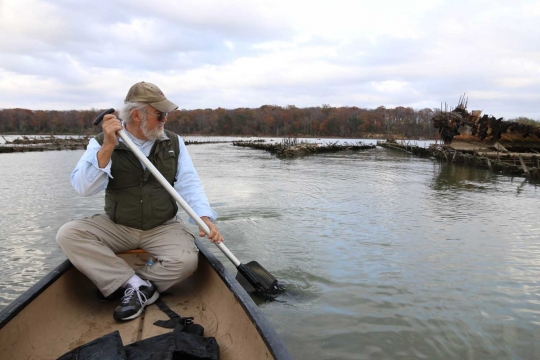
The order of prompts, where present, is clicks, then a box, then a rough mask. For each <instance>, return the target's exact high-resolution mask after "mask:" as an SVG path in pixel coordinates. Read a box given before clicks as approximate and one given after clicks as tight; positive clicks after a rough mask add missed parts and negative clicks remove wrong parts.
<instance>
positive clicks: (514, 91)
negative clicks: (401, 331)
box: [0, 0, 540, 119]
mask: <svg viewBox="0 0 540 360" xmlns="http://www.w3.org/2000/svg"><path fill="white" fill-rule="evenodd" d="M379 5H380V7H379ZM401 5H402V4H401V3H393V2H392V1H390V0H385V1H382V2H381V3H380V4H379V3H377V4H374V3H372V2H364V3H358V2H347V1H345V0H343V1H342V0H339V1H338V3H336V4H335V5H334V6H332V7H330V6H329V5H327V4H326V3H325V2H319V1H311V2H303V1H298V2H295V3H293V4H290V3H289V2H281V1H276V2H272V4H265V3H257V2H250V1H239V2H235V3H232V4H228V3H223V2H218V1H198V2H190V1H186V2H168V1H160V0H155V1H153V2H139V1H127V0H126V1H114V2H113V1H107V2H105V1H100V0H96V1H79V2H77V3H73V2H72V1H67V0H57V1H54V2H53V1H50V2H47V1H40V0H19V1H16V0H4V1H1V2H0V95H1V96H0V107H3V108H10V107H27V108H31V109H72V108H74V109H83V108H91V107H100V106H107V104H111V103H113V102H114V103H120V102H121V100H122V99H123V97H124V96H125V92H126V91H127V89H128V88H129V86H130V85H131V84H133V83H134V82H136V81H141V80H145V81H151V82H155V83H157V84H158V85H160V86H161V87H162V88H163V89H164V91H165V92H166V94H167V96H169V97H172V98H174V99H175V100H176V102H178V103H179V104H181V106H182V107H184V108H187V109H189V108H208V107H211V108H216V107H226V108H234V107H240V106H242V107H259V106H261V105H264V104H277V105H283V106H285V105H289V104H294V105H296V106H300V107H305V106H320V105H321V104H324V103H328V104H333V105H344V106H359V107H368V108H374V107H378V106H380V105H384V106H387V107H393V106H413V107H439V106H440V103H441V102H447V103H449V104H450V105H455V104H456V103H457V100H458V98H459V96H460V95H461V94H463V93H467V95H468V96H469V99H470V100H469V106H470V107H471V106H473V107H475V108H479V109H483V110H484V111H486V112H488V113H492V114H494V115H495V116H504V117H507V118H508V117H516V116H529V117H532V118H535V119H540V109H539V108H538V106H537V104H538V100H539V99H538V98H539V94H540V55H539V53H540V42H539V41H538V38H539V37H540V27H538V26H537V23H538V20H539V18H540V6H539V5H538V4H536V3H531V2H526V1H516V2H513V3H512V4H511V6H510V5H507V3H506V2H504V1H491V2H489V3H487V2H484V1H473V2H461V1H452V2H450V1H439V2H438V4H437V5H435V3H433V2H423V1H419V2H417V3H416V2H415V4H408V5H407V6H401ZM487 5H489V6H487ZM109 106H110V105H109Z"/></svg>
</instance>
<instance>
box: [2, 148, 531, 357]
mask: <svg viewBox="0 0 540 360" xmlns="http://www.w3.org/2000/svg"><path fill="white" fill-rule="evenodd" d="M188 150H189V152H190V154H191V156H192V158H193V161H194V163H195V166H196V168H197V169H198V172H199V175H200V176H201V179H202V181H203V184H204V186H205V189H206V192H207V195H208V197H209V199H210V202H211V204H212V206H213V208H214V209H215V210H216V211H217V212H218V213H219V216H220V217H219V222H218V224H219V227H220V229H221V231H222V233H223V234H224V236H225V237H226V244H227V246H228V247H229V248H230V250H231V251H232V252H233V253H234V254H235V255H236V256H237V257H238V258H239V259H240V260H242V261H243V262H248V261H250V260H257V261H258V262H259V263H261V264H262V265H263V266H264V267H266V268H267V269H268V270H269V271H270V272H271V273H272V274H273V275H275V276H276V278H278V279H279V280H280V281H281V282H283V283H286V284H288V288H289V290H288V291H287V292H286V293H284V294H283V295H280V296H278V297H277V298H276V299H275V300H274V301H264V300H262V299H255V300H256V302H257V303H258V305H259V307H260V309H261V310H262V311H263V313H264V314H265V315H266V316H267V317H268V319H269V320H270V322H271V323H272V324H273V326H274V327H275V329H276V331H277V332H278V334H279V335H280V336H281V337H282V338H283V339H284V341H285V343H286V344H287V346H288V348H289V350H290V352H291V353H292V355H293V356H294V357H295V358H296V359H538V358H540V221H539V220H540V208H539V206H538V204H539V200H540V188H539V187H538V186H537V185H534V184H530V183H528V182H526V181H524V180H523V179H521V178H511V177H505V176H500V175H493V174H490V173H489V172H487V171H483V170H474V169H467V168H463V167H459V166H452V165H447V164H441V163H439V162H436V161H434V160H430V159H421V158H415V157H411V156H410V155H408V154H406V153H402V152H397V151H392V150H386V149H383V148H376V149H373V150H367V151H361V152H352V151H351V152H341V153H336V154H325V155H316V156H310V157H305V158H299V159H293V160H279V159H276V158H275V157H273V156H272V155H270V154H268V153H266V152H263V151H258V150H251V149H247V148H238V147H234V146H232V145H231V144H230V143H224V144H208V145H191V146H189V147H188ZM82 153H83V151H60V152H43V153H14V154H2V155H1V156H0V169H1V170H0V179H1V181H0V205H1V206H0V229H1V230H0V231H1V232H0V255H1V256H2V257H1V259H2V261H1V262H0V309H2V308H4V307H5V306H6V305H7V304H9V303H10V302H11V301H13V300H14V299H15V298H16V297H17V296H18V295H20V294H21V293H22V292H24V291H25V290H26V289H27V288H28V287H30V286H31V285H32V284H34V283H35V282H37V281H38V280H39V279H40V278H41V277H43V276H44V275H45V274H47V273H48V272H49V271H50V270H51V269H53V268H54V267H56V266H57V265H58V264H60V263H61V262H62V261H63V260H64V259H65V257H64V255H63V254H62V253H61V251H60V250H59V249H58V247H57V246H56V243H55V240H54V238H55V234H56V231H57V230H58V228H59V227H60V226H61V225H62V224H63V223H65V222H66V221H68V220H69V219H72V218H79V217H83V216H88V215H91V214H94V213H97V212H100V211H101V209H102V204H103V195H102V194H100V195H96V196H93V197H88V198H83V197H80V196H78V195H77V194H76V193H75V191H74V190H73V189H72V188H71V185H70V183H69V175H70V173H71V171H72V169H73V167H74V166H75V164H76V162H77V160H78V159H79V157H80V156H81V155H82ZM183 217H184V219H185V216H183ZM209 246H210V248H211V249H212V251H213V252H214V253H215V254H216V255H217V256H218V257H219V258H220V259H221V260H222V261H223V262H224V264H225V265H226V266H227V267H228V268H229V269H231V270H232V271H234V267H233V266H232V265H231V264H230V263H229V262H228V261H227V260H226V259H225V258H224V256H222V255H221V254H220V253H219V250H218V249H217V248H215V247H213V246H211V245H209Z"/></svg>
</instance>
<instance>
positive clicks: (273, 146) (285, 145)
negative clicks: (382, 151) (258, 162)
mask: <svg viewBox="0 0 540 360" xmlns="http://www.w3.org/2000/svg"><path fill="white" fill-rule="evenodd" d="M233 145H234V146H241V147H249V148H252V149H258V150H265V151H268V152H269V153H271V154H273V155H276V157H278V158H282V159H283V158H294V157H299V156H307V155H312V154H321V153H330V152H338V151H345V150H367V149H374V148H375V145H366V144H364V143H362V142H357V143H354V144H343V145H339V144H338V143H337V142H335V143H331V144H326V145H319V144H316V143H305V142H298V140H297V139H283V140H282V142H281V143H265V142H264V140H262V141H261V140H252V141H241V140H240V141H233Z"/></svg>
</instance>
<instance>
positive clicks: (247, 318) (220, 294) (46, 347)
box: [0, 240, 292, 360]
mask: <svg viewBox="0 0 540 360" xmlns="http://www.w3.org/2000/svg"><path fill="white" fill-rule="evenodd" d="M196 244H197V247H198V248H199V250H200V251H199V266H198V269H197V271H196V272H195V274H193V275H192V276H191V277H190V278H189V279H187V280H186V281H184V282H182V283H181V284H179V285H175V286H174V287H172V288H171V289H169V291H168V293H170V294H166V295H164V296H162V299H163V301H164V302H165V303H166V304H167V305H168V306H169V307H170V309H171V310H173V311H174V312H176V313H178V314H179V315H180V316H182V317H189V316H193V317H194V323H197V324H200V325H202V326H203V327H204V330H205V331H204V336H211V337H215V339H216V341H217V343H218V345H219V348H220V359H224V360H228V359H237V360H238V359H250V360H254V359H292V357H291V355H290V354H289V352H288V350H287V348H286V347H285V345H284V343H283V341H282V339H281V338H280V337H279V336H278V335H277V333H276V332H275V330H274V328H273V327H272V325H271V324H270V323H269V321H268V320H267V319H266V317H265V316H264V315H263V314H262V312H261V311H260V310H259V308H258V307H257V306H256V305H255V303H254V302H253V300H252V299H251V297H250V296H249V295H248V294H247V293H246V292H245V291H244V289H243V288H242V287H241V286H240V284H239V283H238V282H237V281H236V280H235V278H234V276H233V275H232V274H231V273H230V272H229V271H228V270H227V269H226V268H225V267H224V266H223V264H222V263H221V262H220V261H219V260H218V259H217V258H216V257H215V256H214V255H213V254H212V253H211V252H210V251H209V250H208V249H207V248H206V247H205V246H204V245H203V244H202V243H201V242H200V241H199V240H196ZM118 256H121V257H122V258H124V259H125V260H126V261H127V262H128V263H129V264H130V265H132V266H133V267H136V266H141V265H143V264H145V262H146V260H147V259H148V258H149V254H145V253H130V254H120V255H118ZM117 305H118V301H113V302H110V303H102V302H100V301H99V299H98V298H97V296H96V287H95V286H94V285H93V284H92V283H91V282H90V280H88V279H87V278H86V277H85V276H84V275H83V274H81V273H80V272H79V271H78V270H77V269H75V268H74V267H73V265H72V264H71V263H70V262H69V260H66V261H65V262H64V263H62V264H61V265H59V266H58V267H57V268H56V269H54V270H53V271H52V272H51V273H49V274H48V275H47V276H45V277H44V278H43V279H42V280H40V281H39V282H38V283H37V284H35V285H34V286H32V287H31V288H30V289H29V290H28V291H26V292H25V293H24V294H23V295H21V296H20V297H19V298H18V299H17V300H15V301H14V302H13V303H12V304H10V305H9V306H8V307H7V308H5V309H4V310H3V311H2V312H0V358H3V359H4V358H5V359H10V360H19V359H20V360H23V359H24V360H28V359H32V360H49V359H57V358H58V357H60V356H62V355H63V354H65V353H67V352H68V351H70V350H72V349H74V348H77V347H78V346H81V345H83V344H86V343H88V342H90V341H93V340H95V339H97V338H99V337H101V336H104V335H106V334H110V333H111V332H113V331H115V330H118V332H119V333H120V336H121V338H122V343H123V344H124V345H128V344H131V343H134V342H137V341H140V340H143V339H147V338H150V337H153V336H156V335H160V334H163V333H166V332H170V331H171V330H170V329H166V328H162V327H158V326H156V325H154V324H153V323H154V322H155V321H156V320H167V319H168V317H167V316H166V315H165V313H163V312H162V311H161V310H160V309H159V308H158V307H157V306H155V305H150V306H148V307H147V308H146V309H145V312H144V313H143V315H142V316H140V317H139V318H137V319H134V320H131V321H127V322H116V321H115V320H114V319H113V317H112V313H113V310H114V308H115V307H116V306H117Z"/></svg>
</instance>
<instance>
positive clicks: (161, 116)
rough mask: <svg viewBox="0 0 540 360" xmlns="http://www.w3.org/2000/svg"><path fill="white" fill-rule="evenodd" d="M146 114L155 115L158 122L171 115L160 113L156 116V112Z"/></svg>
mask: <svg viewBox="0 0 540 360" xmlns="http://www.w3.org/2000/svg"><path fill="white" fill-rule="evenodd" d="M146 113H147V114H151V115H154V116H155V117H157V119H158V121H163V120H165V118H166V117H167V116H168V115H169V113H166V112H159V113H157V114H156V113H155V112H151V111H147V112H146Z"/></svg>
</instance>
